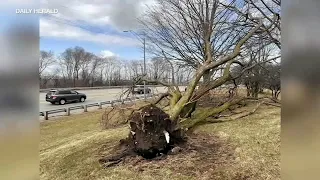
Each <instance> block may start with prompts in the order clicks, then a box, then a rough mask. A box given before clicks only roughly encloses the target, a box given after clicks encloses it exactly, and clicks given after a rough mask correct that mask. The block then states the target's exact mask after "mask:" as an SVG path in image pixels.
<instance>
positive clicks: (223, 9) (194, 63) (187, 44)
mask: <svg viewBox="0 0 320 180" xmlns="http://www.w3.org/2000/svg"><path fill="white" fill-rule="evenodd" d="M157 2H158V3H157V4H156V5H155V6H152V7H149V9H148V11H147V12H146V14H145V15H144V17H145V18H143V19H141V21H140V22H141V24H142V25H143V26H144V30H143V33H142V34H144V37H145V39H146V41H147V48H148V50H149V51H150V52H151V53H154V54H155V55H156V56H158V57H163V58H164V59H165V60H167V61H168V62H171V63H172V64H173V63H174V64H179V65H181V66H188V67H192V68H194V70H195V74H194V76H193V78H192V79H191V80H190V82H189V84H188V85H187V88H186V91H184V92H182V91H181V90H180V89H179V87H178V86H177V85H176V84H175V83H174V81H173V83H170V84H168V83H165V82H161V81H159V80H153V79H147V78H146V76H140V77H137V83H138V82H141V81H147V82H149V83H157V84H160V85H163V86H166V87H167V88H168V92H167V93H164V94H162V95H161V96H160V97H159V98H158V99H157V101H156V103H157V102H160V101H161V100H162V99H163V98H168V99H169V104H168V107H169V108H168V110H166V111H163V110H161V109H159V107H156V106H155V105H148V106H144V107H141V108H139V109H137V111H132V113H131V116H130V117H129V119H128V122H129V124H130V128H131V133H130V134H129V138H128V139H126V140H124V141H122V142H125V143H124V144H125V145H127V146H128V147H130V148H129V149H130V150H133V151H134V152H135V153H138V154H140V155H142V156H144V157H154V156H156V155H157V154H159V153H162V152H164V151H165V150H166V149H167V147H168V144H169V145H171V147H172V145H173V144H176V143H178V142H179V141H181V140H182V139H183V136H184V133H183V132H184V131H185V130H188V129H190V128H192V127H194V126H195V125H197V124H198V123H200V122H204V121H206V119H207V118H208V117H210V116H214V115H216V114H219V113H221V112H223V111H225V110H226V109H228V108H229V107H231V106H232V105H235V104H237V103H239V102H241V101H242V100H243V99H242V98H232V97H231V98H229V99H228V100H227V101H226V102H224V103H222V104H220V105H219V106H216V107H208V108H204V109H197V108H196V104H197V101H199V100H200V99H201V97H203V96H204V95H206V94H208V92H209V91H210V90H213V89H215V88H217V87H220V86H221V85H223V84H225V83H227V82H229V81H232V80H235V79H237V78H239V77H241V76H242V75H243V74H244V73H245V72H247V71H248V70H250V69H252V68H253V67H255V66H257V65H259V64H263V63H265V62H270V61H272V60H275V59H277V58H279V57H273V58H270V59H264V60H261V61H259V62H257V61H254V59H247V58H246V57H245V54H247V53H248V52H249V51H248V48H246V47H247V46H250V45H251V44H252V42H256V40H257V39H261V38H260V37H267V36H268V33H269V31H271V30H272V29H274V26H275V24H277V23H276V22H278V21H279V19H278V17H277V16H273V15H271V17H269V18H271V19H272V20H273V21H274V22H271V23H270V22H267V23H266V22H265V21H264V18H259V17H253V16H252V15H251V14H250V13H249V12H248V13H247V15H246V16H244V15H243V14H241V13H239V12H238V11H236V10H235V8H234V7H236V6H239V7H238V8H239V9H245V8H244V7H246V6H245V4H246V3H244V2H242V3H239V2H238V1H232V2H230V3H229V4H228V5H225V4H222V3H220V1H218V0H215V1H209V0H158V1H157ZM230 7H233V8H230ZM248 7H249V6H248ZM247 16H250V18H249V19H248V18H247ZM263 40H265V41H268V42H270V41H269V40H268V39H263ZM245 61H247V63H244V62H245ZM248 61H249V62H248ZM235 64H238V65H240V67H241V70H240V73H239V74H237V75H235V76H233V75H232V74H231V69H232V67H234V66H235ZM213 75H215V76H213ZM172 79H174V78H172ZM201 80H202V82H200V81H201ZM198 85H200V87H199V89H197V90H196V87H197V86H198ZM156 103H154V104H156ZM194 111H196V112H195V115H194V116H192V118H190V117H191V114H192V113H193V112H194ZM173 139H174V140H175V141H172V140H173ZM177 140H178V141H177ZM172 143H173V144H172ZM146 154H147V155H146ZM115 159H117V160H118V159H119V157H118V158H111V159H109V160H115Z"/></svg>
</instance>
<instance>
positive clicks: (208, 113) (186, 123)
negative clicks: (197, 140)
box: [180, 98, 245, 130]
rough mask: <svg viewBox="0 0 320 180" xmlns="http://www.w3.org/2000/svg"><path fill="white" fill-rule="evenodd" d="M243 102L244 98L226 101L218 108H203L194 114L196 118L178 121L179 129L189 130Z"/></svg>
mask: <svg viewBox="0 0 320 180" xmlns="http://www.w3.org/2000/svg"><path fill="white" fill-rule="evenodd" d="M243 100H245V98H241V99H236V100H231V101H228V102H226V103H224V104H223V105H221V106H219V107H214V108H203V109H201V110H198V111H196V112H195V116H194V117H196V118H190V119H183V120H182V121H180V124H181V127H183V128H184V129H187V130H188V129H190V128H193V127H195V126H196V125H197V124H199V123H201V122H205V121H206V119H207V118H208V117H212V116H214V115H216V114H219V113H221V112H223V111H225V110H226V109H228V108H229V107H230V106H232V105H235V104H238V103H239V102H241V101H243Z"/></svg>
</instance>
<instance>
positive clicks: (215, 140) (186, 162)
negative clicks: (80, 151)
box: [100, 133, 247, 180]
mask: <svg viewBox="0 0 320 180" xmlns="http://www.w3.org/2000/svg"><path fill="white" fill-rule="evenodd" d="M105 150H106V149H105V148H102V149H101V150H100V154H102V156H104V154H106V152H105ZM234 152H235V147H233V146H232V145H231V143H229V142H228V140H226V139H225V138H221V137H218V136H213V135H208V134H204V133H197V134H191V135H189V136H188V140H187V141H186V142H185V143H184V144H180V145H179V146H176V147H175V148H173V149H172V150H170V151H169V152H168V154H163V155H162V156H159V157H156V158H153V159H144V158H143V157H141V156H137V155H131V156H127V157H125V158H124V159H123V160H122V161H121V162H119V163H118V164H117V165H116V166H123V167H126V168H129V169H130V170H132V171H135V172H143V171H148V172H152V173H155V174H158V173H159V169H161V168H164V167H165V168H166V169H169V170H170V171H172V172H174V173H177V174H181V175H184V176H191V177H194V178H195V179H224V178H223V177H228V178H230V172H226V171H225V170H226V169H229V168H230V167H232V166H233V165H234V164H235V163H237V161H236V160H235V159H236V157H235V155H234ZM109 168H110V167H109ZM226 173H227V174H226ZM233 179H239V180H240V179H247V177H243V176H238V175H237V174H235V175H234V178H233Z"/></svg>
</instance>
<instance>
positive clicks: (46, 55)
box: [39, 51, 56, 87]
mask: <svg viewBox="0 0 320 180" xmlns="http://www.w3.org/2000/svg"><path fill="white" fill-rule="evenodd" d="M55 63H56V59H55V58H54V53H53V52H52V51H40V59H39V78H40V87H42V86H45V85H46V84H47V82H48V81H49V80H50V79H52V75H51V74H50V73H45V71H46V70H47V69H48V67H50V66H52V65H54V64H55ZM45 74H46V75H45Z"/></svg>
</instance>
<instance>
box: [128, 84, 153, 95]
mask: <svg viewBox="0 0 320 180" xmlns="http://www.w3.org/2000/svg"><path fill="white" fill-rule="evenodd" d="M143 93H144V86H143V85H138V86H135V87H134V88H133V90H132V94H143ZM149 93H151V89H150V88H148V87H146V94H149Z"/></svg>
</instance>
